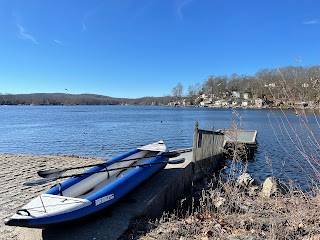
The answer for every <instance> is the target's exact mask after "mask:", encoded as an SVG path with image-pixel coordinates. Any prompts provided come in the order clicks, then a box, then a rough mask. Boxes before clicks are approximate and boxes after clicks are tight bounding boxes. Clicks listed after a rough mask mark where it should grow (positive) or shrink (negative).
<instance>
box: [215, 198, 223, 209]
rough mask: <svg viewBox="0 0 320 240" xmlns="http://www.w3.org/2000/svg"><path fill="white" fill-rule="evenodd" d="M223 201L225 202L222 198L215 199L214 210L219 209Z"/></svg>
mask: <svg viewBox="0 0 320 240" xmlns="http://www.w3.org/2000/svg"><path fill="white" fill-rule="evenodd" d="M225 201H226V199H225V198H223V197H217V198H216V199H214V206H215V207H216V208H219V207H220V206H221V205H223V204H224V202H225Z"/></svg>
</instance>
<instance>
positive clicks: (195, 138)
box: [192, 122, 199, 164]
mask: <svg viewBox="0 0 320 240" xmlns="http://www.w3.org/2000/svg"><path fill="white" fill-rule="evenodd" d="M198 126H199V123H198V122H196V124H195V127H194V135H193V158H192V161H193V162H194V164H196V161H197V147H198Z"/></svg>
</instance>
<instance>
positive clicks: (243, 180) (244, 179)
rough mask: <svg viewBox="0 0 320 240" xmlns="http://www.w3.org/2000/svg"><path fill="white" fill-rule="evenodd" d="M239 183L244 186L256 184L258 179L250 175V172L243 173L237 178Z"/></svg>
mask: <svg viewBox="0 0 320 240" xmlns="http://www.w3.org/2000/svg"><path fill="white" fill-rule="evenodd" d="M237 183H238V184H239V185H240V186H242V187H245V188H247V187H251V186H253V185H256V181H255V180H254V179H253V178H252V177H251V176H250V174H249V173H243V174H242V175H240V176H239V177H238V179H237Z"/></svg>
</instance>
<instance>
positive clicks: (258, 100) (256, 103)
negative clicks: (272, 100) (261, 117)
mask: <svg viewBox="0 0 320 240" xmlns="http://www.w3.org/2000/svg"><path fill="white" fill-rule="evenodd" d="M254 105H255V106H256V107H258V108H261V107H262V99H261V98H257V99H256V100H255V101H254Z"/></svg>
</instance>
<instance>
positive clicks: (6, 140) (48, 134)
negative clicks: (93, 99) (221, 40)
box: [0, 106, 320, 185]
mask: <svg viewBox="0 0 320 240" xmlns="http://www.w3.org/2000/svg"><path fill="white" fill-rule="evenodd" d="M237 112H238V113H239V114H240V115H241V116H242V119H243V126H244V128H245V129H252V130H257V131H258V141H259V143H260V146H259V148H258V150H257V153H256V156H255V159H254V160H253V161H251V162H249V164H248V172H249V173H251V174H252V175H253V177H254V178H256V179H258V180H260V181H263V179H265V178H266V177H268V176H270V175H271V173H270V170H269V167H268V165H267V162H266V157H267V160H268V161H269V162H271V163H272V166H273V174H274V175H275V176H276V177H279V178H286V177H287V175H288V176H289V177H291V178H293V179H294V180H298V181H299V183H300V184H302V185H303V184H304V183H305V178H306V174H304V173H303V172H302V171H301V170H300V169H299V164H301V162H303V158H302V157H301V153H300V152H299V150H298V148H297V147H296V146H294V145H293V143H292V142H295V141H298V142H299V141H300V140H299V139H298V138H297V137H296V136H295V134H294V131H296V132H298V133H299V134H300V135H303V134H304V133H305V132H308V131H305V130H308V129H306V127H301V126H303V125H304V124H303V123H301V120H299V119H300V118H299V117H297V116H296V113H294V112H293V110H288V111H287V112H286V115H284V114H283V113H282V112H281V111H279V110H273V111H272V112H270V111H269V110H263V109H262V110H251V109H238V110H237ZM309 114H310V115H308V125H310V127H311V128H312V129H314V130H315V132H314V133H315V135H316V136H318V137H319V126H318V123H317V120H318V121H319V119H317V118H315V117H314V115H313V113H312V112H311V113H309ZM231 119H237V117H236V116H235V115H234V114H233V113H232V110H231V109H211V108H174V107H152V106H6V107H5V106H0V133H1V138H0V152H1V153H18V154H23V153H27V154H41V155H56V154H59V155H70V154H74V155H80V156H87V157H100V158H110V157H113V156H116V155H118V154H121V153H123V152H125V151H128V150H130V149H133V148H135V147H137V146H141V145H145V144H148V143H151V142H155V141H158V140H161V139H162V140H165V142H166V144H167V146H168V147H169V149H171V150H172V149H178V148H186V147H191V146H192V143H193V130H194V124H195V122H196V121H198V122H199V128H201V129H208V130H210V129H211V127H212V126H213V125H214V127H215V129H223V128H229V127H230V126H231ZM287 119H289V120H290V122H291V123H292V124H293V125H292V126H290V124H288V123H286V121H287ZM291 127H293V128H294V129H295V130H294V131H293V130H292V129H291ZM309 132H310V131H309ZM275 134H276V136H277V137H275ZM309 135H310V134H309ZM309 135H308V136H306V138H310V136H309ZM311 137H312V136H311ZM319 139H320V138H319ZM279 142H280V143H281V144H282V146H281V144H279ZM303 142H305V141H302V142H301V141H300V143H299V144H300V145H301V144H302V143H303ZM311 144H313V145H312V146H303V144H302V145H301V146H302V147H304V148H305V149H307V148H313V149H317V143H315V142H314V141H312V143H311ZM300 145H299V146H300ZM286 148H287V149H288V151H287V152H286V151H285V150H284V149H286ZM306 151H307V150H306ZM317 154H318V155H317V156H319V148H318V149H317ZM292 156H293V157H292ZM294 159H295V160H298V162H297V161H294ZM318 159H319V158H318ZM299 161H301V162H299ZM303 164H304V163H303ZM283 168H285V169H286V173H284V172H283V171H282V169H283ZM305 169H307V171H311V170H310V167H308V166H307V165H306V166H305Z"/></svg>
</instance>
